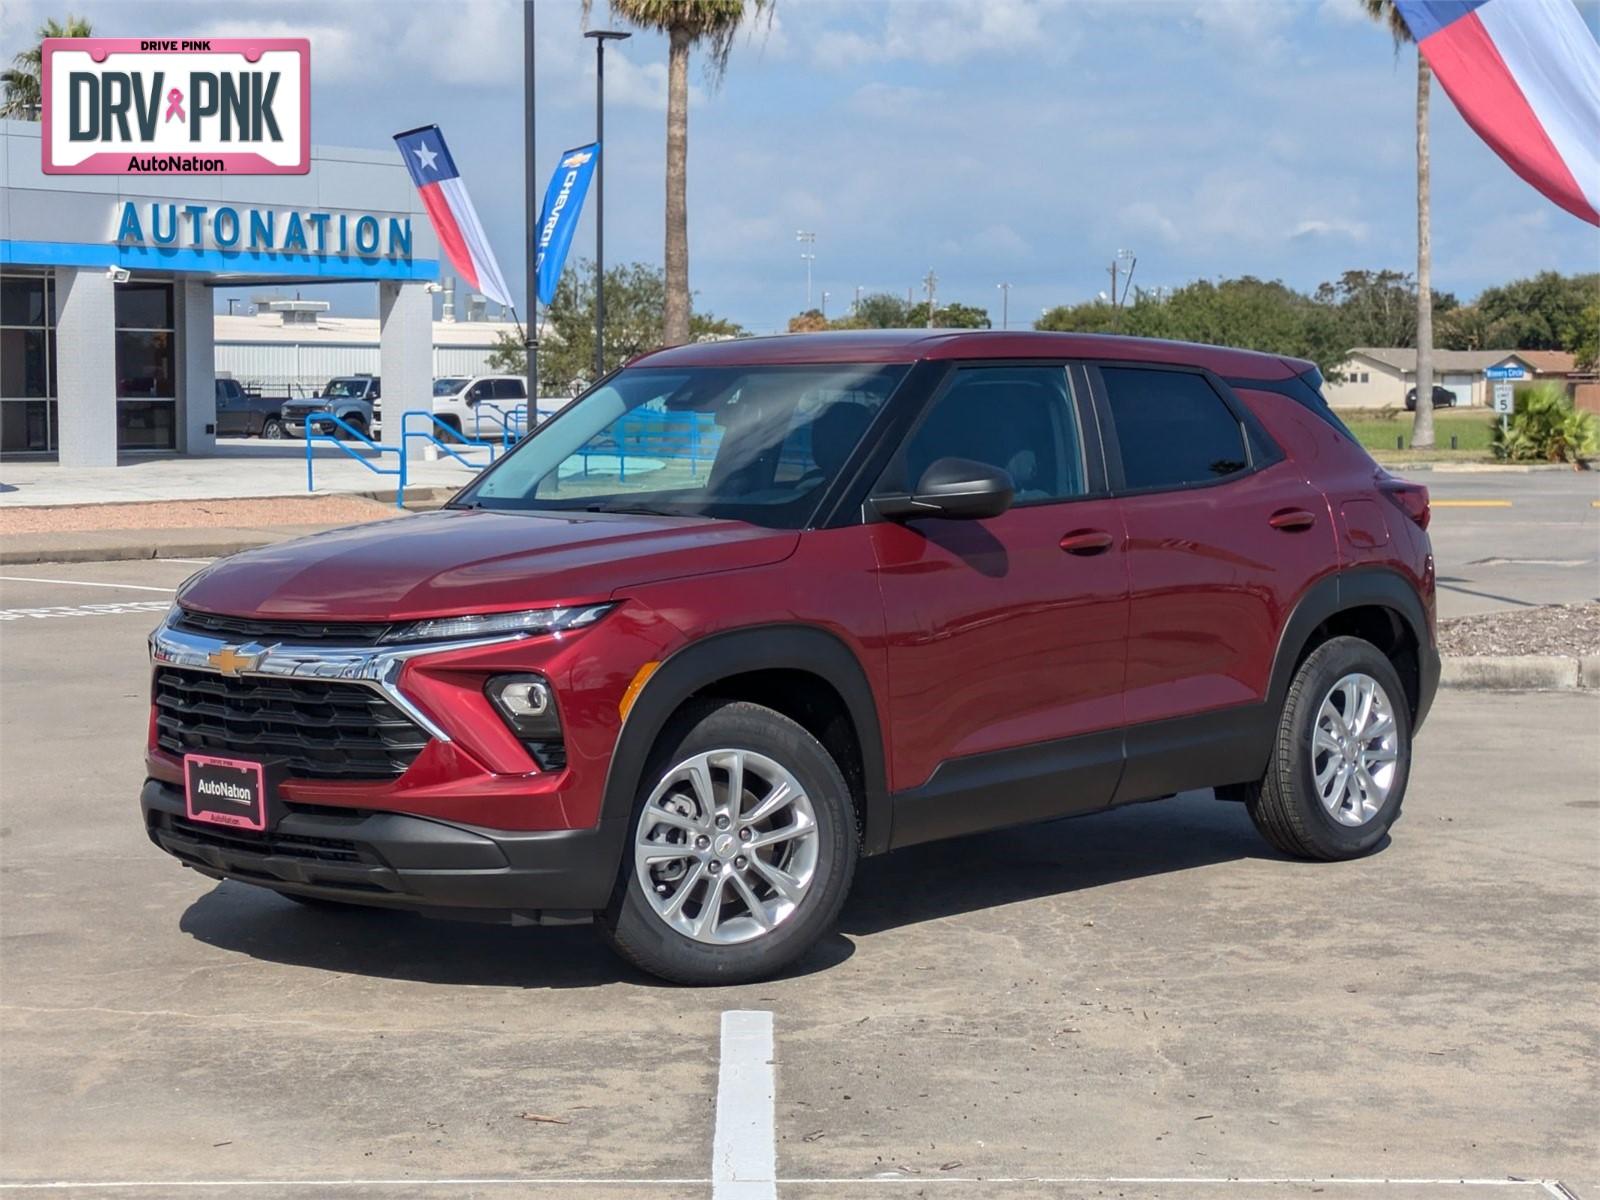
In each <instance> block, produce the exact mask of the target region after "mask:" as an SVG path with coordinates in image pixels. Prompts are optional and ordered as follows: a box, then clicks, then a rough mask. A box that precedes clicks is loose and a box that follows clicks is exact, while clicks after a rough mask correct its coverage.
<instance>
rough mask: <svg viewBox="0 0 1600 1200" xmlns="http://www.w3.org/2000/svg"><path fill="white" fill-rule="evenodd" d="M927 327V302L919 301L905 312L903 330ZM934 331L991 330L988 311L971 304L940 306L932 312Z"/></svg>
mask: <svg viewBox="0 0 1600 1200" xmlns="http://www.w3.org/2000/svg"><path fill="white" fill-rule="evenodd" d="M927 327H928V302H927V301H926V300H923V301H921V302H920V303H918V304H913V305H912V306H911V307H910V308H908V309H907V310H906V320H905V328H908V329H926V328H927ZM933 327H934V328H935V329H991V328H993V325H992V323H991V322H990V320H989V310H988V309H986V308H979V307H977V306H976V305H973V304H941V305H940V306H939V307H938V308H936V309H934V311H933Z"/></svg>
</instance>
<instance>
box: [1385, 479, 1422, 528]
mask: <svg viewBox="0 0 1600 1200" xmlns="http://www.w3.org/2000/svg"><path fill="white" fill-rule="evenodd" d="M1378 490H1379V491H1381V492H1383V494H1384V495H1386V496H1388V497H1389V499H1391V500H1393V501H1394V502H1395V504H1397V505H1399V507H1400V510H1401V511H1402V512H1404V513H1405V514H1406V516H1408V517H1410V518H1411V519H1412V520H1413V521H1415V522H1416V523H1417V526H1418V528H1421V529H1426V528H1427V527H1428V522H1429V520H1431V519H1432V517H1433V510H1432V509H1431V508H1429V507H1428V489H1427V488H1425V487H1423V486H1422V485H1421V484H1420V483H1411V482H1409V481H1408V480H1405V479H1396V478H1395V477H1394V476H1392V475H1388V476H1385V477H1383V478H1381V479H1379V480H1378Z"/></svg>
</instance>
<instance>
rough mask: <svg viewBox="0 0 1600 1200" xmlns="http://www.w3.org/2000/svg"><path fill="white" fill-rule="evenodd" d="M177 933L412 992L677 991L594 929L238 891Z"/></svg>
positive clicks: (843, 955)
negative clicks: (450, 988)
mask: <svg viewBox="0 0 1600 1200" xmlns="http://www.w3.org/2000/svg"><path fill="white" fill-rule="evenodd" d="M178 928H179V929H181V930H182V931H183V932H184V933H186V934H188V935H189V936H190V937H193V938H195V939H196V940H197V941H201V942H204V943H205V944H206V945H208V946H215V947H217V948H218V949H219V950H227V951H230V952H232V953H235V954H247V955H249V956H250V957H251V958H255V959H260V960H262V961H264V962H275V963H282V964H284V965H287V966H295V967H307V968H309V969H311V970H316V971H335V972H339V973H341V974H347V975H365V976H370V977H373V978H379V979H400V980H406V981H409V982H413V983H443V984H453V985H457V986H463V987H517V988H586V987H599V986H602V985H604V984H615V983H632V984H638V985H643V986H646V987H670V986H672V985H670V984H667V983H664V982H662V981H661V980H659V979H655V978H652V977H651V976H649V975H646V974H644V973H643V972H641V971H636V970H634V969H633V968H632V967H630V966H629V965H628V964H627V963H625V962H623V961H622V960H621V959H620V958H618V957H617V956H616V955H615V954H613V953H612V952H611V950H610V949H608V948H607V946H606V945H605V943H604V942H603V941H602V940H601V938H600V934H599V931H598V930H597V929H595V928H593V927H591V926H582V925H580V926H565V927H563V926H546V927H537V926H520V927H514V926H511V925H495V924H481V923H477V922H471V921H451V920H438V919H431V918H427V917H420V916H416V915H414V914H412V913H406V912H392V911H388V910H384V909H376V908H358V907H353V906H352V907H350V908H348V909H337V908H308V907H304V906H302V905H299V904H296V903H295V902H294V901H292V900H287V899H285V898H284V897H282V896H279V895H277V894H276V893H274V892H271V891H268V890H267V889H265V888H258V887H253V886H251V885H249V884H244V883H234V882H231V881H230V882H224V883H219V884H217V886H216V887H214V888H212V889H211V891H209V892H207V893H206V894H205V895H203V896H201V897H200V898H199V899H198V900H196V901H195V902H194V903H193V904H191V905H190V906H189V907H188V909H187V910H185V912H184V914H183V916H182V918H181V919H180V920H179V922H178ZM854 952H855V947H854V945H853V944H852V943H851V942H850V941H849V939H847V938H844V937H841V936H839V935H838V934H832V935H830V936H829V937H828V938H826V939H825V940H824V942H823V943H822V944H821V945H819V946H818V947H817V948H816V949H815V950H813V951H812V952H811V953H810V954H808V955H806V956H805V957H804V958H803V959H802V960H801V961H800V962H799V963H797V964H796V965H795V966H794V967H792V968H791V969H790V970H788V971H786V972H784V974H783V978H796V977H799V976H803V975H808V974H811V973H812V972H815V971H825V970H828V969H829V968H830V967H833V966H836V965H838V964H839V963H841V962H843V961H844V960H845V959H847V958H849V957H850V955H851V954H853V953H854Z"/></svg>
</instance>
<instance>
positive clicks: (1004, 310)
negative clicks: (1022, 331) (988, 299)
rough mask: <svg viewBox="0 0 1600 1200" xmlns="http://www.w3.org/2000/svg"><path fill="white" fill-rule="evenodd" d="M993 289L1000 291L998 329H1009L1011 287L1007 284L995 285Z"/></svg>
mask: <svg viewBox="0 0 1600 1200" xmlns="http://www.w3.org/2000/svg"><path fill="white" fill-rule="evenodd" d="M995 287H997V288H999V289H1000V328H1001V329H1010V328H1011V285H1010V284H1009V283H997V284H995Z"/></svg>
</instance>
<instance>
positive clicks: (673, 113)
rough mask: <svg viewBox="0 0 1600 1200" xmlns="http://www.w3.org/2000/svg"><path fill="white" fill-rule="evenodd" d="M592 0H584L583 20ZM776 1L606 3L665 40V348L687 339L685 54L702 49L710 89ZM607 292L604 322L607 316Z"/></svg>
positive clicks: (645, 0) (621, 0) (636, 0)
mask: <svg viewBox="0 0 1600 1200" xmlns="http://www.w3.org/2000/svg"><path fill="white" fill-rule="evenodd" d="M593 2H594V0H583V15H584V19H585V20H586V21H587V20H588V17H589V12H590V10H591V8H592V7H593ZM775 2H776V0H609V5H610V9H611V15H612V16H614V17H619V18H621V19H622V20H624V21H626V22H627V23H628V24H630V25H634V26H637V27H638V28H640V29H649V30H652V31H654V32H656V33H663V34H665V35H666V36H667V46H668V49H667V198H666V225H667V237H666V264H667V270H666V316H665V325H664V327H663V335H664V340H665V342H666V344H667V345H669V346H676V345H678V344H679V343H682V342H686V341H688V340H689V338H690V336H691V335H692V333H693V330H692V329H691V326H690V321H689V304H690V299H691V297H690V293H689V207H688V202H687V200H686V194H687V188H688V177H689V51H690V49H691V48H692V47H693V46H694V45H695V44H696V43H702V44H704V45H705V47H706V49H707V51H708V56H707V62H706V75H707V77H708V78H709V79H710V81H711V83H712V84H713V85H715V84H717V83H720V82H721V80H722V76H723V75H724V74H725V73H726V72H727V69H728V55H729V53H731V52H732V50H733V39H734V35H735V34H736V33H738V31H739V29H740V27H741V26H742V25H743V24H744V23H745V19H746V17H752V16H757V15H760V14H761V13H763V12H765V13H766V14H767V16H768V20H770V19H771V11H772V6H773V4H774V3H775ZM610 310H611V303H610V294H609V291H608V293H607V297H606V321H607V325H608V327H609V324H610V318H611V311H610Z"/></svg>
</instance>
